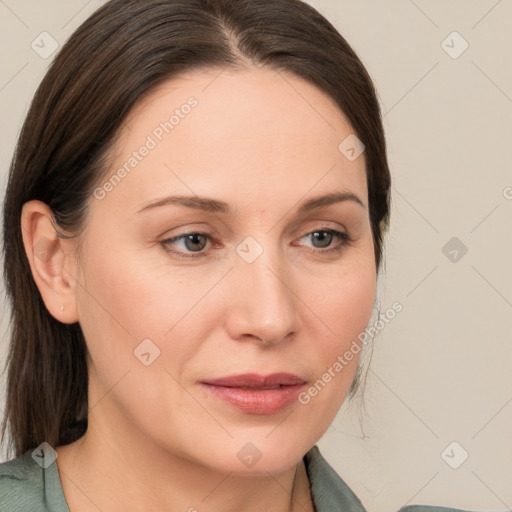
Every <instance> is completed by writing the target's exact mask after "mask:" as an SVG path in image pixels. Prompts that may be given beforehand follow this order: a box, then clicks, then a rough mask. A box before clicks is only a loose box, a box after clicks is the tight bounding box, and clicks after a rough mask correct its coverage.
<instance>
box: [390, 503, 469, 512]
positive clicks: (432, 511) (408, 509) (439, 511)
mask: <svg viewBox="0 0 512 512" xmlns="http://www.w3.org/2000/svg"><path fill="white" fill-rule="evenodd" d="M398 512H475V511H472V510H468V509H462V508H452V507H441V506H438V505H407V506H405V507H402V508H401V509H400V510H399V511H398Z"/></svg>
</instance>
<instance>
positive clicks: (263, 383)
mask: <svg viewBox="0 0 512 512" xmlns="http://www.w3.org/2000/svg"><path fill="white" fill-rule="evenodd" d="M202 382H203V384H210V385H212V386H223V387H228V388H241V387H250V388H266V387H270V386H278V385H281V386H292V385H297V384H304V383H305V382H306V381H305V380H304V379H303V378H302V377H299V376H298V375H294V374H292V373H272V374H270V375H259V374H257V373H246V374H243V375H232V376H230V377H221V378H219V379H208V380H204V381H202Z"/></svg>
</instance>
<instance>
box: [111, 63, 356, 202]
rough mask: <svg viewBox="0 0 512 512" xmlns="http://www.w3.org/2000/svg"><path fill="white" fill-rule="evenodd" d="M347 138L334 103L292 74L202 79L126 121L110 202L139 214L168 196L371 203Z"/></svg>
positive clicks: (224, 74) (177, 84) (177, 81)
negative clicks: (352, 197) (345, 146)
mask: <svg viewBox="0 0 512 512" xmlns="http://www.w3.org/2000/svg"><path fill="white" fill-rule="evenodd" d="M349 136H353V129H352V127H351V126H350V124H349V122H348V120H347V118H346V117H345V115H344V114H343V113H342V112H340V110H339V108H338V106H337V104H336V103H335V102H334V100H332V99H331V98H330V97H329V96H327V95H326V94H325V93H323V92H322V91H321V90H320V89H318V88H317V87H315V86H314V85H312V84H310V83H309V82H307V81H305V80H303V79H300V78H298V77H296V76H294V75H291V74H290V73H284V72H282V71H276V70H271V69H267V68H249V69H247V70H243V71H233V70H217V69H208V70H195V71H192V72H188V73H186V74H182V75H180V76H178V77H175V78H172V79H170V80H168V81H167V82H165V83H164V84H162V85H161V86H159V87H158V88H157V89H156V90H154V91H153V92H152V93H150V94H149V95H148V96H147V97H145V98H144V99H143V100H141V101H140V102H139V103H138V104H137V105H136V107H135V108H134V109H133V110H132V112H131V113H130V114H129V116H128V117H127V119H126V120H125V122H124V124H123V129H122V130H121V131H120V135H119V138H118V141H117V145H116V147H115V151H114V152H113V157H114V158H113V163H112V166H111V169H110V175H112V174H113V173H115V172H116V171H117V170H118V169H120V168H124V169H125V170H126V171H127V172H125V173H122V174H123V175H124V176H123V179H122V183H119V185H116V186H115V189H116V190H115V191H114V193H113V194H111V196H112V199H113V196H114V195H115V196H117V199H116V200H122V199H125V200H129V201H131V202H132V203H134V207H136V206H138V205H140V203H141V202H142V201H144V200H146V199H152V198H156V197H158V196H159V195H160V196H163V195H165V194H166V193H188V194H190V193H196V194H201V193H205V194H207V195H210V196H212V195H217V196H218V197H219V198H221V196H223V197H226V198H227V197H228V196H230V195H232V194H243V196H244V197H247V198H249V199H250V198H251V197H253V198H257V197H259V198H261V197H268V198H269V199H272V197H273V196H274V197H276V198H279V197H281V198H282V195H283V194H286V195H287V196H290V197H291V198H293V197H295V199H298V198H299V197H301V196H303V195H304V194H306V193H307V192H308V190H311V191H312V193H317V192H321V191H325V190H332V189H333V187H337V188H339V189H342V188H348V189H351V190H353V191H357V192H358V193H359V194H360V195H362V196H363V197H362V198H363V199H365V198H366V173H365V162H364V154H362V155H361V156H360V157H359V158H357V159H355V160H353V161H351V160H349V159H347V157H346V156H345V155H344V154H343V153H342V152H341V151H340V149H339V146H340V143H342V141H344V140H345V139H346V138H347V137H349ZM144 147H146V148H147V149H144ZM142 153H144V155H142V156H141V154H142ZM110 175H109V176H110ZM107 178H108V176H107Z"/></svg>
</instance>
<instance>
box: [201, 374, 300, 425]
mask: <svg viewBox="0 0 512 512" xmlns="http://www.w3.org/2000/svg"><path fill="white" fill-rule="evenodd" d="M306 384H307V382H306V380H305V379H303V378H302V377H299V376H298V375H294V374H291V373H274V374H271V375H258V374H254V373H251V374H244V375H234V376H230V377H222V378H219V379H209V380H205V381H202V382H200V385H201V386H202V387H203V388H204V389H205V390H206V391H208V393H210V394H212V395H213V396H214V397H216V398H218V399H220V400H222V401H223V402H225V403H227V404H228V405H231V406H234V407H236V408H237V409H239V410H241V411H242V412H244V413H247V414H260V415H266V414H274V413H276V412H278V411H281V410H283V409H286V408H287V407H289V406H290V405H291V404H292V403H293V402H295V401H296V399H297V396H298V394H299V393H300V391H301V390H302V389H303V388H304V386H306Z"/></svg>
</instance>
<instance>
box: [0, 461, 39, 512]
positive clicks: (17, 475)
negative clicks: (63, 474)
mask: <svg viewBox="0 0 512 512" xmlns="http://www.w3.org/2000/svg"><path fill="white" fill-rule="evenodd" d="M43 483H44V480H43V470H42V468H41V466H39V465H38V464H37V463H36V462H35V461H34V460H33V459H32V456H31V452H26V453H24V454H23V455H21V456H19V457H18V458H16V459H13V460H10V461H8V462H4V463H2V464H0V512H7V511H14V510H35V508H34V507H35V506H37V507H38V508H37V510H41V511H45V510H47V508H46V506H45V504H44V486H43Z"/></svg>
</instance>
